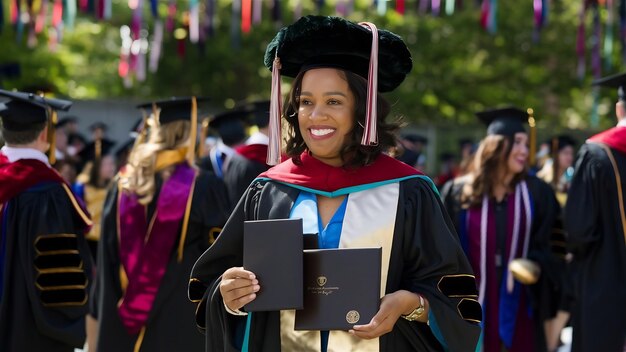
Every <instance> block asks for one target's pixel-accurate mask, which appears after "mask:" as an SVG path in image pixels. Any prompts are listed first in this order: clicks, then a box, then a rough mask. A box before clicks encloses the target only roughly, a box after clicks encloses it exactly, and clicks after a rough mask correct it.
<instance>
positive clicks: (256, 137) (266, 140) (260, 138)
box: [246, 131, 270, 145]
mask: <svg viewBox="0 0 626 352" xmlns="http://www.w3.org/2000/svg"><path fill="white" fill-rule="evenodd" d="M251 144H264V145H269V144H270V137H268V136H267V135H265V134H264V133H261V132H258V131H257V132H254V133H253V134H252V135H251V136H250V137H249V138H248V140H247V141H246V145H251Z"/></svg>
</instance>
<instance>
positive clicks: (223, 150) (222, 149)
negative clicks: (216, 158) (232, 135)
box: [216, 138, 235, 156]
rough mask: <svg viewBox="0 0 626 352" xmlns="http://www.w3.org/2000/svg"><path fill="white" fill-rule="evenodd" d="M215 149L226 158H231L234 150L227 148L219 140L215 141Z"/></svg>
mask: <svg viewBox="0 0 626 352" xmlns="http://www.w3.org/2000/svg"><path fill="white" fill-rule="evenodd" d="M216 147H217V150H218V151H219V152H220V153H224V154H226V156H231V155H233V154H234V153H235V149H233V148H231V147H229V146H227V145H226V144H224V142H223V141H222V139H221V138H220V139H219V140H218V141H217V146H216Z"/></svg>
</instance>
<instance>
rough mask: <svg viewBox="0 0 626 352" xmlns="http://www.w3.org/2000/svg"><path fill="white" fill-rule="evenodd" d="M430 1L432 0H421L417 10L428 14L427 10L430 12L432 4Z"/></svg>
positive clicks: (422, 13) (421, 13)
mask: <svg viewBox="0 0 626 352" xmlns="http://www.w3.org/2000/svg"><path fill="white" fill-rule="evenodd" d="M430 1H431V0H420V2H419V8H418V10H417V11H418V13H419V14H420V15H424V14H426V12H428V6H430Z"/></svg>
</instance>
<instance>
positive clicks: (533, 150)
mask: <svg viewBox="0 0 626 352" xmlns="http://www.w3.org/2000/svg"><path fill="white" fill-rule="evenodd" d="M526 112H527V113H528V125H529V126H530V135H529V139H528V145H529V146H530V147H529V154H530V155H529V157H528V162H529V163H530V166H531V167H532V166H535V156H536V154H537V145H536V144H537V143H536V141H537V128H536V124H535V117H534V116H533V112H534V111H533V109H532V108H528V109H527V110H526Z"/></svg>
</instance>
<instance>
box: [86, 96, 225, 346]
mask: <svg viewBox="0 0 626 352" xmlns="http://www.w3.org/2000/svg"><path fill="white" fill-rule="evenodd" d="M155 104H156V110H155V111H154V112H153V115H152V116H151V117H150V120H149V123H150V125H151V127H150V131H149V137H148V140H147V142H146V143H143V144H138V145H136V146H135V148H134V149H133V151H132V152H131V155H130V159H129V162H128V164H127V165H126V166H125V168H124V169H123V171H121V172H120V174H119V175H118V177H117V179H116V182H115V183H114V186H113V187H112V188H111V190H110V191H109V194H108V195H107V199H106V201H105V207H104V211H103V215H102V218H103V221H102V228H101V239H100V243H99V246H98V259H99V260H98V265H97V270H98V271H97V281H96V288H95V290H94V291H95V300H96V301H95V304H94V305H92V314H93V316H94V317H95V318H96V319H97V321H98V338H97V342H96V345H97V350H98V351H103V352H104V351H143V352H148V351H202V350H203V346H204V342H203V336H202V334H200V333H198V331H197V329H196V327H195V324H194V323H193V321H192V320H191V319H189V320H186V319H184V317H185V316H190V317H192V316H193V315H194V309H195V308H194V307H193V305H191V304H189V301H188V300H187V297H186V288H187V283H188V277H189V273H190V271H191V267H192V265H193V264H194V262H195V261H196V259H198V257H199V256H200V254H202V253H203V252H204V251H205V250H206V249H207V248H208V247H209V245H210V244H211V242H212V241H213V238H214V237H215V236H216V234H217V232H219V230H220V228H221V227H222V226H223V224H224V223H225V221H226V219H227V217H228V213H227V210H228V208H229V204H228V198H227V196H226V194H225V191H224V186H223V184H222V182H221V181H220V180H219V179H218V178H216V177H215V176H214V175H211V174H208V173H206V172H203V171H200V170H197V168H196V167H194V166H193V156H194V150H193V148H194V146H195V141H196V137H195V131H194V128H195V126H196V122H195V118H194V114H195V110H194V107H195V100H194V99H191V98H178V99H172V100H166V101H159V102H156V103H155ZM150 106H152V104H146V105H145V106H143V105H142V107H150ZM190 116H191V120H192V121H190Z"/></svg>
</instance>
